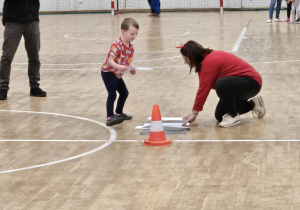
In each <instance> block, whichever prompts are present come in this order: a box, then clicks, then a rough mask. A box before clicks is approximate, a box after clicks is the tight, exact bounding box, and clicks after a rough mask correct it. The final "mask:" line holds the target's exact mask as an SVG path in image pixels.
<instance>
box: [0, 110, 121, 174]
mask: <svg viewBox="0 0 300 210" xmlns="http://www.w3.org/2000/svg"><path fill="white" fill-rule="evenodd" d="M0 112H15V113H29V114H45V115H55V116H62V117H69V118H75V119H80V120H85V121H89V122H92V123H96V124H98V125H100V126H103V127H104V128H106V129H107V130H108V131H109V132H110V138H109V140H107V141H105V143H104V144H103V145H101V146H99V147H97V148H95V149H93V150H90V151H88V152H85V153H82V154H79V155H76V156H73V157H69V158H65V159H62V160H58V161H53V162H49V163H44V164H39V165H34V166H29V167H24V168H18V169H11V170H6V171H0V174H4V173H10V172H16V171H23V170H27V169H32V168H38V167H43V166H49V165H53V164H57V163H62V162H66V161H69V160H73V159H76V158H80V157H83V156H86V155H90V154H92V153H94V152H97V151H99V150H102V149H104V148H105V147H107V146H109V145H110V144H111V143H113V142H114V140H115V139H116V137H117V133H116V131H115V130H114V129H113V128H111V127H107V126H106V125H105V124H104V123H101V122H98V121H96V120H92V119H88V118H84V117H78V116H73V115H66V114H57V113H50V112H34V111H19V110H0Z"/></svg>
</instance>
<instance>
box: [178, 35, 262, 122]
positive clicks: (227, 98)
mask: <svg viewBox="0 0 300 210" xmlns="http://www.w3.org/2000/svg"><path fill="white" fill-rule="evenodd" d="M178 48H181V49H180V53H181V55H182V57H183V59H184V62H185V63H186V64H188V65H189V66H190V72H191V71H192V69H195V72H196V73H198V77H199V89H198V92H197V95H196V99H195V103H194V107H193V109H192V113H191V114H189V115H187V116H186V117H184V119H185V120H186V121H185V122H184V123H183V125H185V124H187V123H188V122H194V121H195V119H196V117H197V115H198V112H200V111H202V110H203V106H204V103H205V101H206V99H207V96H208V94H209V92H210V90H211V89H215V90H216V93H217V95H218V97H219V99H220V100H219V103H218V105H217V107H216V111H215V118H216V119H217V120H218V121H219V122H220V123H219V125H220V126H221V127H231V126H235V125H238V124H240V123H241V121H240V115H241V114H245V113H247V112H249V111H254V112H255V113H256V114H257V116H258V117H259V118H261V117H263V116H264V115H265V113H266V110H265V107H264V103H263V99H262V97H261V96H260V95H257V94H258V93H259V91H260V89H261V85H262V78H261V76H260V75H259V73H258V72H257V71H256V70H255V69H254V68H253V67H252V66H251V65H249V64H248V63H247V62H245V61H244V60H242V59H241V58H239V57H237V56H235V55H233V54H231V53H228V52H224V51H218V50H212V49H209V48H203V47H202V46H201V45H200V44H199V43H197V42H195V41H192V40H191V41H188V42H187V43H185V44H184V45H181V46H178Z"/></svg>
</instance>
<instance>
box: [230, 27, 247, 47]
mask: <svg viewBox="0 0 300 210" xmlns="http://www.w3.org/2000/svg"><path fill="white" fill-rule="evenodd" d="M246 31H247V27H244V28H243V30H242V32H241V34H240V36H239V38H238V40H237V41H236V43H235V45H234V47H233V49H232V52H237V51H238V50H239V47H240V45H241V43H242V40H243V39H244V37H245V33H246Z"/></svg>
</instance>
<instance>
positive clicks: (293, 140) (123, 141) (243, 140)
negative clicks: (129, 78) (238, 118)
mask: <svg viewBox="0 0 300 210" xmlns="http://www.w3.org/2000/svg"><path fill="white" fill-rule="evenodd" d="M107 141H109V140H0V142H80V143H82V142H91V143H99V142H107ZM143 141H144V140H114V142H118V143H125V142H136V143H140V142H143ZM172 141H173V142H183V143H199V142H208V143H209V142H210V143H215V142H300V139H286V140H284V139H281V140H280V139H278V140H276V139H266V140H259V139H252V140H251V139H249V140H248V139H240V140H238V139H237V140H172Z"/></svg>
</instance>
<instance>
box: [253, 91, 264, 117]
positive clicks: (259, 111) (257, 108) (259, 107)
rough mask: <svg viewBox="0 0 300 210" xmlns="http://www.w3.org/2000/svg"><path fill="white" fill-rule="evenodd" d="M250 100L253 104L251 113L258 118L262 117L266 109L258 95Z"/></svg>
mask: <svg viewBox="0 0 300 210" xmlns="http://www.w3.org/2000/svg"><path fill="white" fill-rule="evenodd" d="M251 100H252V101H253V102H254V108H253V110H252V113H253V114H256V115H257V117H258V118H262V117H264V116H265V114H266V108H265V105H264V101H263V99H262V97H261V96H260V95H257V96H255V97H253V98H251Z"/></svg>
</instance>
